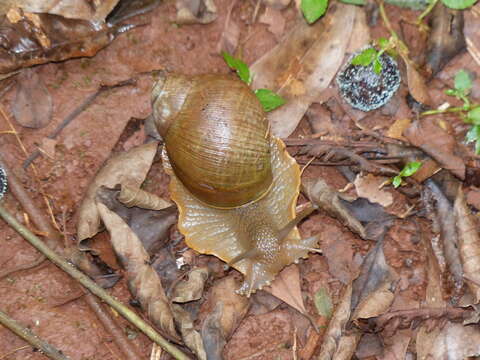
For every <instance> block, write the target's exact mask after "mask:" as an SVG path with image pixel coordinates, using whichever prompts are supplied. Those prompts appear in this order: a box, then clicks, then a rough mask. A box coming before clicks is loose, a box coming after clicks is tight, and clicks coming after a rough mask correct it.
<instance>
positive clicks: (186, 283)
mask: <svg viewBox="0 0 480 360" xmlns="http://www.w3.org/2000/svg"><path fill="white" fill-rule="evenodd" d="M208 275H209V271H208V268H206V267H202V268H195V269H193V270H192V271H190V272H189V273H188V279H187V280H182V281H180V282H179V283H177V285H176V286H175V288H174V289H173V293H172V295H171V296H170V299H171V300H172V302H176V303H185V302H189V301H193V300H198V299H200V298H201V297H202V294H203V288H204V286H205V282H206V281H207V280H208Z"/></svg>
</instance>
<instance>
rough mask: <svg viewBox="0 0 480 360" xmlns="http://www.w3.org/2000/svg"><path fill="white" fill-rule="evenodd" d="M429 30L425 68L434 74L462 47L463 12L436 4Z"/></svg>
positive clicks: (463, 40)
mask: <svg viewBox="0 0 480 360" xmlns="http://www.w3.org/2000/svg"><path fill="white" fill-rule="evenodd" d="M430 26H431V31H430V34H429V37H428V45H427V60H426V62H427V64H426V65H427V69H428V71H429V72H430V73H431V74H432V75H435V74H437V73H438V72H439V71H441V70H442V69H443V68H444V67H445V65H447V64H448V62H449V61H450V60H451V59H452V58H453V57H454V56H456V55H457V54H459V53H460V52H461V51H462V50H463V49H465V46H466V45H465V37H464V35H463V13H462V12H461V11H455V10H450V9H448V8H447V7H445V6H443V5H442V4H437V5H436V6H435V8H434V10H433V12H432V16H431V24H430Z"/></svg>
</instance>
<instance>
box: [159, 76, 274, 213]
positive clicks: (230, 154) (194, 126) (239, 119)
mask: <svg viewBox="0 0 480 360" xmlns="http://www.w3.org/2000/svg"><path fill="white" fill-rule="evenodd" d="M152 101H153V115H154V119H155V124H156V126H157V128H158V129H159V132H160V134H161V135H162V137H163V139H164V141H165V148H166V152H167V154H168V158H169V160H170V164H171V166H172V168H173V170H174V172H175V174H176V176H177V177H178V178H179V179H180V181H181V182H182V183H183V185H184V186H185V187H186V188H187V189H188V190H189V191H190V192H191V193H192V194H193V195H194V196H195V197H197V198H198V199H199V200H201V201H202V202H204V203H206V204H208V205H210V206H213V207H217V208H234V207H238V206H241V205H243V204H246V203H249V202H251V201H255V200H258V199H259V198H261V197H262V196H263V195H264V194H265V193H266V192H267V191H268V189H269V187H270V185H271V183H272V169H271V162H270V157H271V154H270V140H271V139H270V133H269V126H268V121H267V119H266V116H265V113H264V111H263V108H262V105H261V104H260V102H259V101H258V99H257V97H256V96H255V94H254V93H253V92H252V91H251V90H250V88H249V87H248V85H247V84H245V83H244V82H242V81H240V80H237V79H235V78H232V77H230V76H226V75H225V76H222V75H199V76H194V77H186V76H183V75H174V76H168V77H166V78H162V79H161V80H160V81H158V82H157V84H156V86H155V88H154V90H153V97H152Z"/></svg>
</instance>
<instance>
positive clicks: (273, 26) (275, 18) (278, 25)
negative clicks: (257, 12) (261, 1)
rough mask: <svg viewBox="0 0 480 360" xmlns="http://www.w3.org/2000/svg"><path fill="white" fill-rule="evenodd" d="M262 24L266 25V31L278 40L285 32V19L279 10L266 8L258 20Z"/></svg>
mask: <svg viewBox="0 0 480 360" xmlns="http://www.w3.org/2000/svg"><path fill="white" fill-rule="evenodd" d="M258 21H259V22H261V23H262V24H267V25H268V30H269V31H270V32H271V33H272V34H273V35H275V37H276V38H277V40H280V38H281V36H282V35H283V31H284V30H285V18H284V17H283V15H282V13H281V12H280V10H277V9H274V8H273V7H266V8H265V12H264V13H263V14H262V15H261V16H260V18H259V19H258Z"/></svg>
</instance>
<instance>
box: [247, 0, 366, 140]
mask: <svg viewBox="0 0 480 360" xmlns="http://www.w3.org/2000/svg"><path fill="white" fill-rule="evenodd" d="M361 18H362V10H361V9H359V8H356V7H354V6H348V5H345V4H341V3H336V4H335V5H334V6H331V7H330V9H329V11H328V14H327V16H326V17H325V18H323V19H321V20H320V21H317V22H316V23H315V24H314V25H307V24H306V22H305V21H303V19H302V21H299V22H298V24H297V26H296V27H295V28H294V29H293V30H292V31H291V32H290V33H289V34H288V35H286V37H285V38H284V39H283V40H282V42H281V43H279V44H278V45H277V46H276V47H275V48H274V49H272V50H271V51H269V52H268V53H266V54H265V55H264V56H263V57H261V58H260V59H259V60H258V61H256V62H255V63H254V64H253V65H252V67H251V70H252V73H253V74H254V80H253V87H254V88H256V89H258V88H266V89H271V90H273V91H275V92H276V93H278V94H280V95H281V96H282V97H283V98H285V99H286V100H287V103H286V104H285V105H283V106H282V107H280V108H278V109H277V110H275V111H272V112H271V113H269V116H268V117H269V120H270V123H271V126H272V132H273V134H275V135H276V136H278V137H282V138H283V137H287V136H288V135H290V134H291V133H292V132H293V130H295V128H296V127H297V125H298V123H299V122H300V120H301V118H302V117H303V115H304V114H305V112H306V111H307V109H308V107H309V106H310V104H311V103H313V102H315V101H318V96H319V94H320V93H321V92H322V91H323V90H325V89H326V88H327V87H328V85H329V84H330V82H331V80H332V79H333V77H334V76H335V74H336V72H337V70H338V69H339V68H340V66H341V64H342V61H343V57H344V55H345V49H346V47H347V45H348V42H349V39H350V37H351V35H352V31H351V29H352V27H353V26H354V24H355V22H356V21H357V20H358V19H361ZM364 26H365V27H366V26H367V25H366V24H364Z"/></svg>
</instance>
